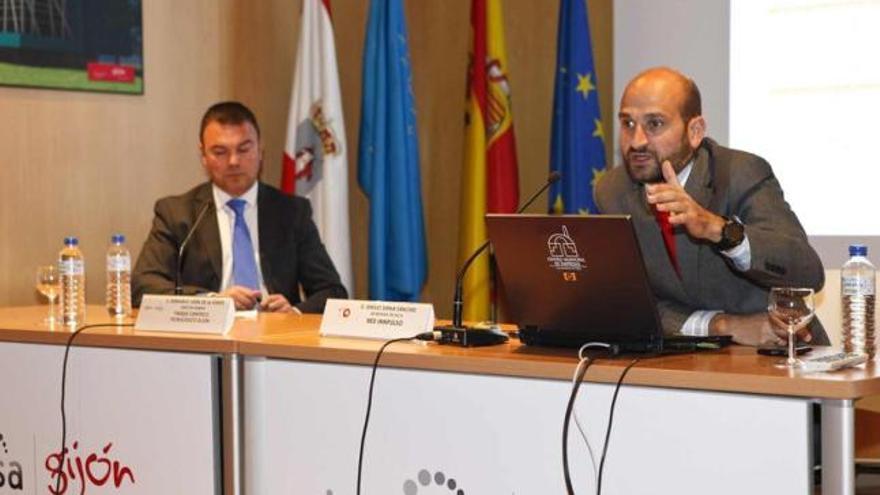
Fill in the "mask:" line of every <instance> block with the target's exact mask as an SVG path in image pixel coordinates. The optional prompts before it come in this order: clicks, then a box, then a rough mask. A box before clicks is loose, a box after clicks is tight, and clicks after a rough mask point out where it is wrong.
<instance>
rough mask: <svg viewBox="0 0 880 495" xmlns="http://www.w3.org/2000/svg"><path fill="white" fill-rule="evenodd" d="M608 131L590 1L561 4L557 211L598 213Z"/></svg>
mask: <svg viewBox="0 0 880 495" xmlns="http://www.w3.org/2000/svg"><path fill="white" fill-rule="evenodd" d="M604 141H605V133H604V131H603V130H602V121H601V115H600V114H599V95H598V93H597V92H596V71H595V69H594V65H593V49H592V46H591V45H590V23H589V21H588V19H587V8H586V2H585V0H560V3H559V33H558V35H557V41H556V88H555V90H554V93H553V131H552V135H551V137H550V171H554V170H556V171H559V172H560V173H561V174H562V179H561V180H559V181H557V182H556V183H555V184H553V186H551V188H550V212H551V213H580V214H587V213H596V204H595V202H594V201H593V186H594V185H595V183H596V179H598V178H599V177H600V176H601V174H602V173H603V172H604V171H605V143H604Z"/></svg>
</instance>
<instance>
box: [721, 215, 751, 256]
mask: <svg viewBox="0 0 880 495" xmlns="http://www.w3.org/2000/svg"><path fill="white" fill-rule="evenodd" d="M721 218H723V219H724V227H722V228H721V240H720V241H718V242H716V243H715V249H717V250H719V251H729V250H731V249H733V248H735V247H737V246H739V245H740V244H742V242H743V240H745V238H746V228H745V226H744V225H743V224H742V222H740V221H739V219H738V218H736V217H724V216H723V217H721Z"/></svg>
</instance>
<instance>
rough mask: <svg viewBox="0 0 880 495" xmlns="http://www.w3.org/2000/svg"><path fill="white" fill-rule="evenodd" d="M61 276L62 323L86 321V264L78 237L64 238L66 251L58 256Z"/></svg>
mask: <svg viewBox="0 0 880 495" xmlns="http://www.w3.org/2000/svg"><path fill="white" fill-rule="evenodd" d="M58 273H59V274H60V275H61V322H62V323H63V324H64V325H68V326H73V327H75V326H78V325H82V324H84V323H85V321H86V262H85V260H84V259H83V254H82V251H80V250H79V241H78V240H77V239H76V237H65V238H64V249H62V250H61V252H60V253H59V254H58Z"/></svg>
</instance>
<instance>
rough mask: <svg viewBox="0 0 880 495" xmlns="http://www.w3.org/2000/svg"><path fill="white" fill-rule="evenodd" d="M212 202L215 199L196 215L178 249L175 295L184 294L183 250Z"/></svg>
mask: <svg viewBox="0 0 880 495" xmlns="http://www.w3.org/2000/svg"><path fill="white" fill-rule="evenodd" d="M212 204H214V202H213V201H208V202H207V203H205V206H203V207H202V211H200V212H199V214H198V216H197V217H196V221H195V222H193V226H192V227H190V229H189V232H187V233H186V237H184V238H183V242H181V243H180V248H178V249H177V270H176V271H175V272H174V295H175V296H179V295H181V294H183V286H182V285H181V284H180V272H181V271H183V251H184V249H186V245H187V244H189V240H190V239H191V238H192V236H193V234H194V233H195V232H196V229H197V228H198V227H199V224H200V223H202V217H204V216H205V213H207V212H208V210H209V209H211V205H212Z"/></svg>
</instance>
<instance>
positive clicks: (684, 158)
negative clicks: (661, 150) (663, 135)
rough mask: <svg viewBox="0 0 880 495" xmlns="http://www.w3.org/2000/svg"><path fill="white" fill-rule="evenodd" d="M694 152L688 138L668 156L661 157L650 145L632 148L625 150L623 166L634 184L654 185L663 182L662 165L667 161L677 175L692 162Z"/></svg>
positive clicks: (684, 137)
mask: <svg viewBox="0 0 880 495" xmlns="http://www.w3.org/2000/svg"><path fill="white" fill-rule="evenodd" d="M693 153H694V150H693V149H692V148H691V147H690V143H689V142H688V140H687V136H683V137H682V140H681V143H680V146H679V147H678V149H676V150H675V151H673V152H672V153H670V154H668V155H666V156H660V155H658V154H657V152H656V151H655V150H653V149H652V148H651V147H649V146H648V145H645V146H641V147H639V148H633V147H630V148H628V149H627V150H625V151H624V152H623V153H622V155H623V164H624V165H626V171H627V172H628V173H629V176H630V179H632V181H633V182H638V183H640V184H654V183H657V182H663V181H664V179H663V171H662V170H661V168H660V167H661V165H662V164H663V162H665V161H666V160H669V163H671V164H672V169H673V170H675V173H676V174H677V173H679V172H681V170H682V169H683V168H684V166H685V165H686V164H687V163H688V162H689V161H690V160H691V157H692V156H693Z"/></svg>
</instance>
